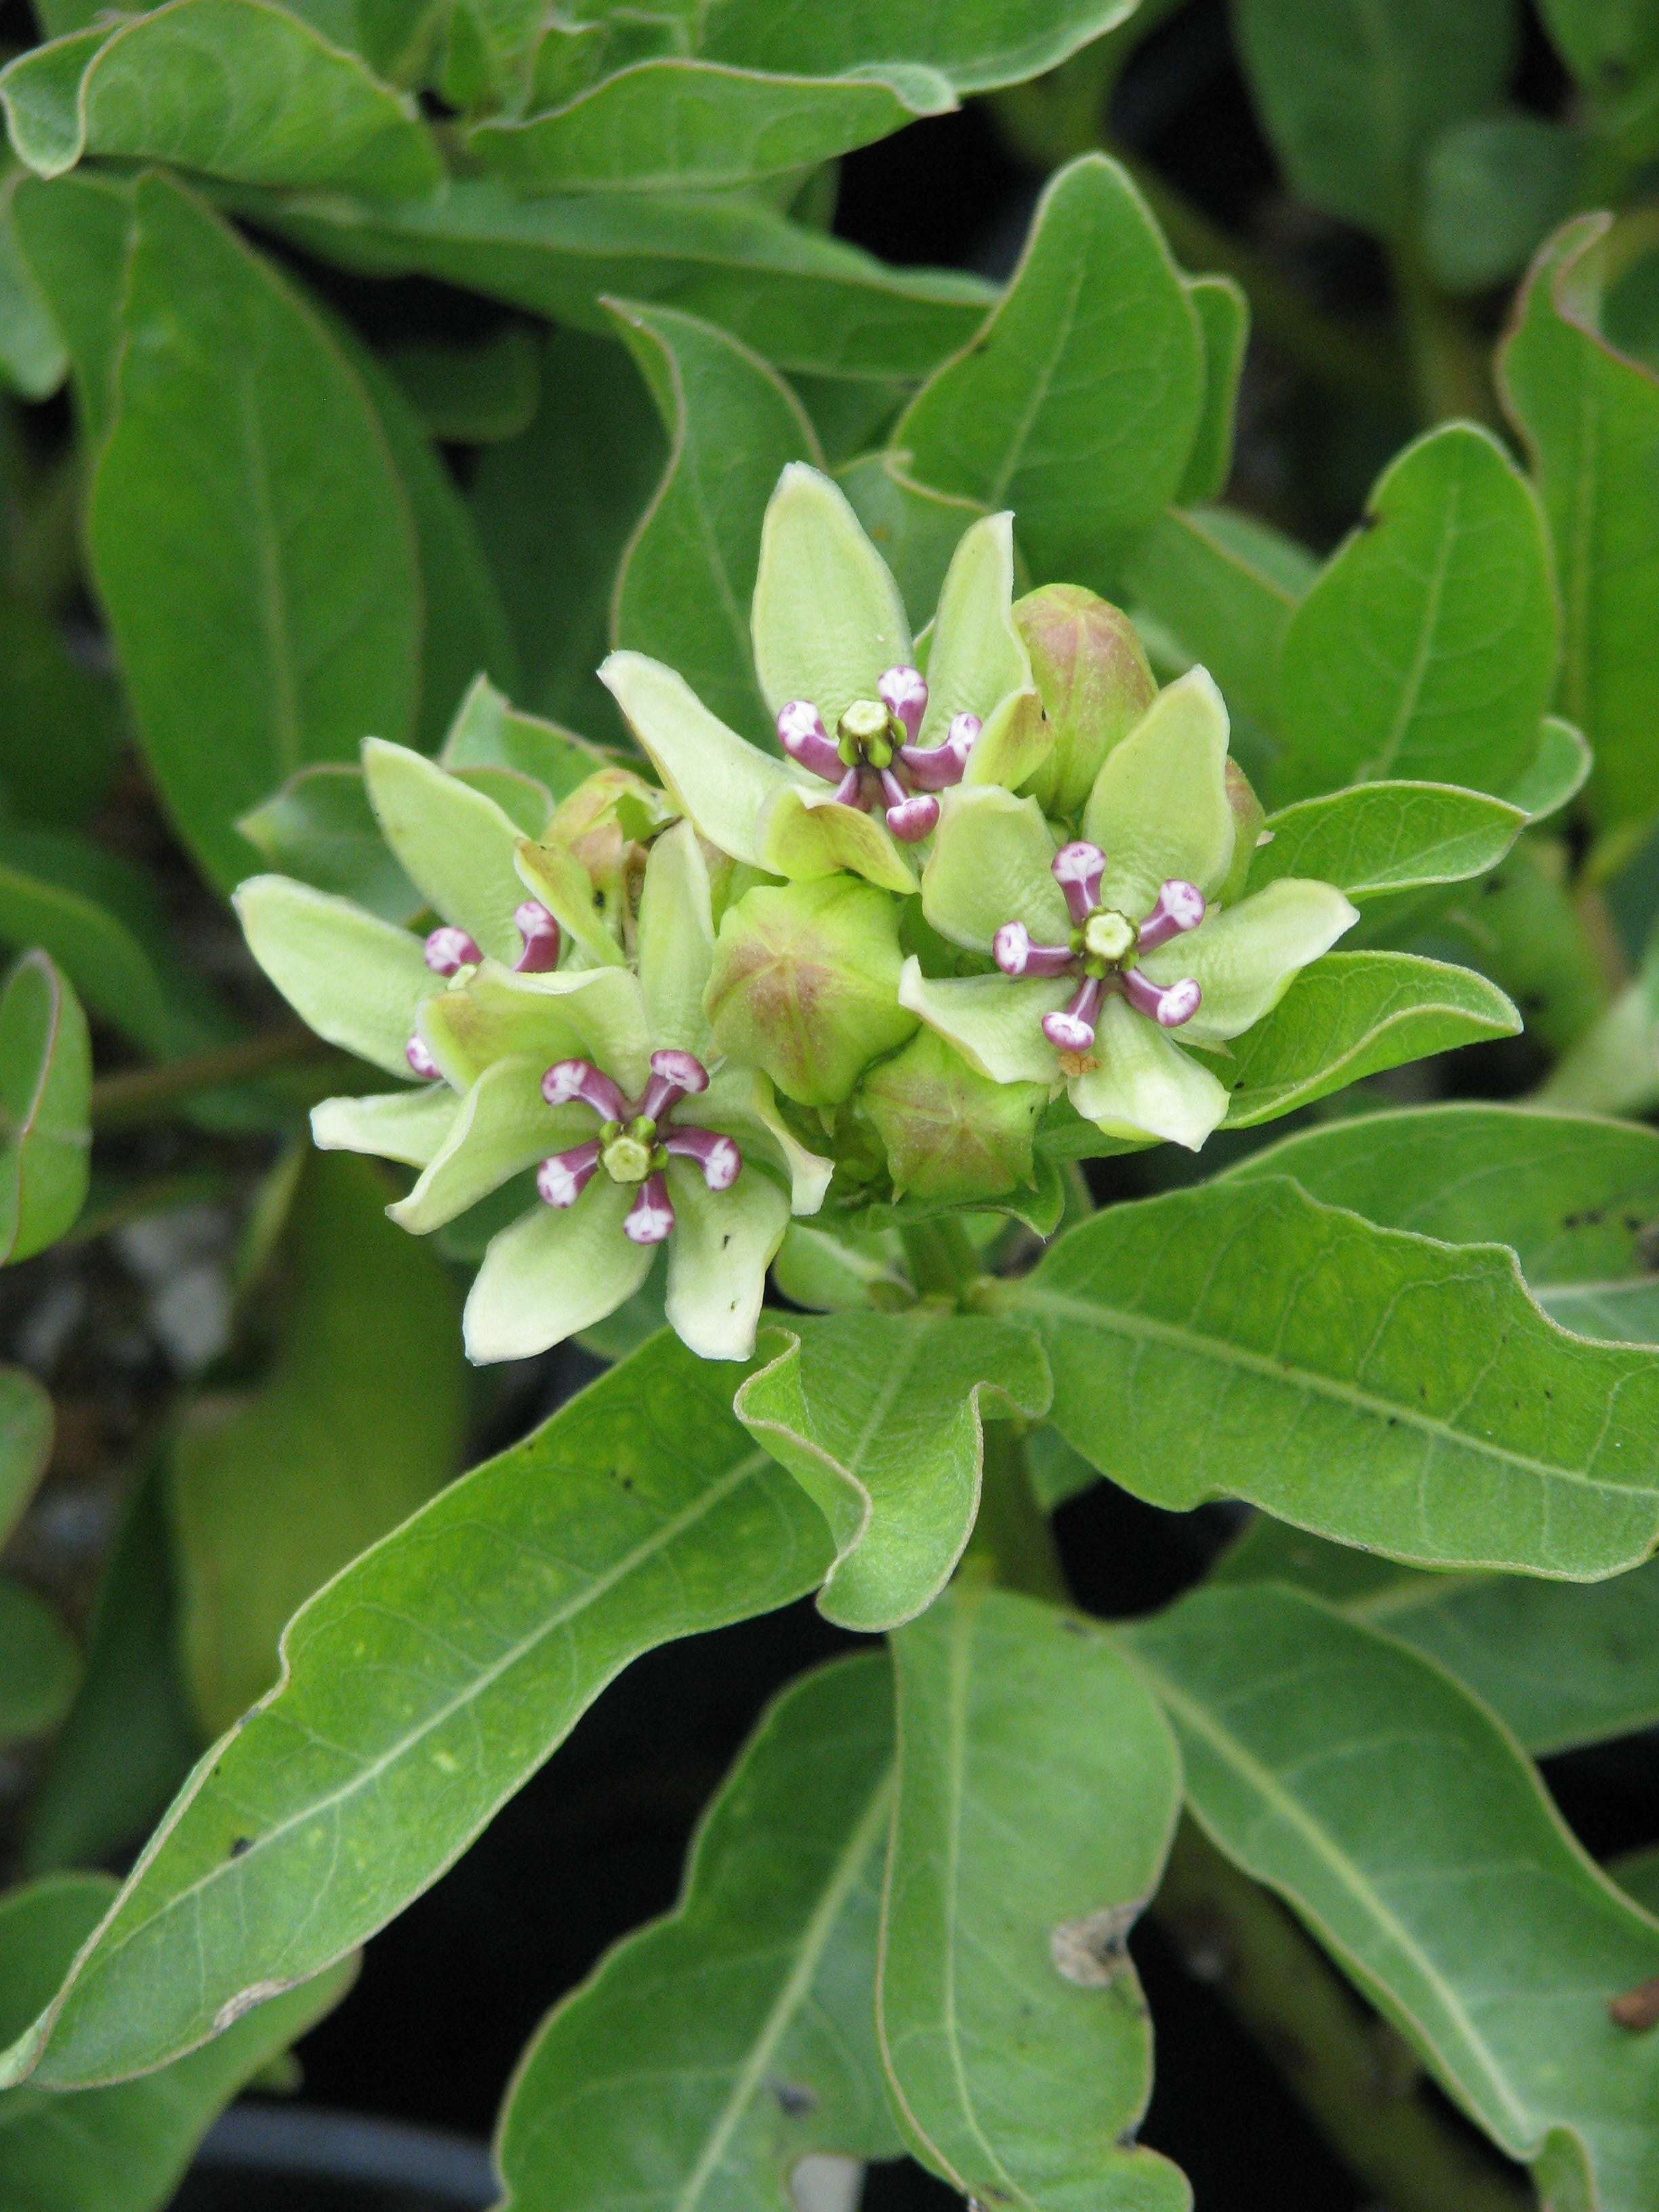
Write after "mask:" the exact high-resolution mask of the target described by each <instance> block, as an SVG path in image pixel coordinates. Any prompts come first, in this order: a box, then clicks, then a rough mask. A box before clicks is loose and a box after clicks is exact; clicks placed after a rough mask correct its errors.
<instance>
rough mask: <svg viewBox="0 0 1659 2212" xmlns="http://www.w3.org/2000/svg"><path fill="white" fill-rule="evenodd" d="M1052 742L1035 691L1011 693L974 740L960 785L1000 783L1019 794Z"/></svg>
mask: <svg viewBox="0 0 1659 2212" xmlns="http://www.w3.org/2000/svg"><path fill="white" fill-rule="evenodd" d="M1053 745H1054V727H1053V725H1052V724H1051V723H1050V722H1048V720H1046V719H1045V717H1044V715H1043V712H1042V700H1041V699H1040V698H1039V697H1038V696H1037V695H1036V690H1035V688H1030V689H1025V690H1018V691H1011V692H1010V693H1009V694H1008V696H1007V697H1006V699H1005V700H1004V701H1003V702H1002V704H1001V705H1000V707H999V708H997V709H996V711H995V712H994V714H992V715H991V717H990V719H989V720H987V723H986V725H985V727H984V728H983V729H982V730H981V732H980V733H979V735H978V737H976V738H975V740H974V750H972V752H970V753H969V756H968V765H967V767H966V768H965V769H963V772H962V781H963V785H964V786H971V785H973V784H976V783H1000V784H1001V785H1002V786H1003V787H1004V788H1005V789H1006V790H1008V791H1018V789H1019V787H1020V786H1021V784H1022V783H1024V781H1025V780H1026V778H1027V777H1028V776H1030V775H1035V774H1036V771H1037V769H1039V768H1041V767H1042V763H1043V762H1044V760H1045V759H1046V758H1047V757H1048V753H1049V751H1050V750H1052V748H1053Z"/></svg>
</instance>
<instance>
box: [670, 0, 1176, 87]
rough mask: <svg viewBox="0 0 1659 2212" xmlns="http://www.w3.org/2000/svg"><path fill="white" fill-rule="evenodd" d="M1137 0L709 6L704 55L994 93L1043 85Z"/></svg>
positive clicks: (761, 1) (772, 0)
mask: <svg viewBox="0 0 1659 2212" xmlns="http://www.w3.org/2000/svg"><path fill="white" fill-rule="evenodd" d="M1132 5H1133V0H1044V4H1043V5H1042V7H1041V8H1036V9H1034V8H1033V7H1031V5H1030V0H974V4H973V5H972V6H957V7H953V8H939V7H938V6H936V5H934V4H933V0H844V4H843V5H842V6H841V7H838V8H780V7H778V6H777V5H776V0H711V4H710V5H709V6H708V7H706V8H704V9H702V28H701V39H700V46H701V50H702V52H704V53H706V54H708V55H709V56H710V57H711V58H715V59H718V60H721V61H730V62H741V63H744V64H746V65H748V66H749V67H750V68H752V69H770V70H803V71H805V72H807V73H809V74H810V75H811V76H836V75H839V74H840V73H842V71H848V72H857V71H860V70H866V69H867V68H868V67H869V66H870V64H872V63H882V62H886V63H894V62H908V63H911V64H920V65H921V66H922V67H924V68H927V69H930V70H939V73H940V74H941V75H942V76H945V77H948V78H949V79H950V81H951V83H952V84H953V85H955V87H956V88H957V91H959V92H988V91H990V90H992V89H993V88H994V87H996V86H998V85H1003V84H1013V83H1017V82H1018V81H1019V80H1020V79H1021V78H1023V77H1029V76H1041V75H1042V72H1043V71H1044V70H1050V69H1053V68H1054V65H1055V64H1057V63H1059V62H1062V61H1064V60H1065V59H1066V56H1067V55H1068V54H1070V53H1073V52H1075V50H1076V49H1077V48H1078V47H1079V46H1082V45H1084V44H1085V41H1087V40H1090V39H1096V38H1098V37H1099V36H1100V34H1101V33H1102V32H1103V31H1109V30H1110V29H1111V28H1112V27H1113V26H1114V25H1115V24H1116V23H1121V21H1123V19H1124V17H1125V16H1126V15H1128V14H1129V13H1130V9H1131V6H1132Z"/></svg>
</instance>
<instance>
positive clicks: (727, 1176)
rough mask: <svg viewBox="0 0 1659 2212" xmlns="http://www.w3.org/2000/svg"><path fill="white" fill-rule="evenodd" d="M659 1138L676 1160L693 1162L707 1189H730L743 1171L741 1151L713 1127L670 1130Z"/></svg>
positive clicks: (666, 1150)
mask: <svg viewBox="0 0 1659 2212" xmlns="http://www.w3.org/2000/svg"><path fill="white" fill-rule="evenodd" d="M662 1141H663V1148H664V1150H665V1152H671V1154H672V1155H673V1157H674V1158H676V1159H678V1160H692V1161H695V1163H696V1165H697V1166H698V1167H700V1168H701V1169H702V1179H703V1181H704V1182H706V1183H707V1184H708V1188H709V1189H710V1190H730V1189H731V1188H732V1184H733V1183H734V1182H736V1181H737V1179H738V1176H739V1175H740V1174H741V1173H742V1172H743V1154H742V1153H741V1152H739V1151H738V1148H737V1146H735V1145H734V1144H733V1143H732V1139H730V1137H722V1136H721V1135H720V1134H719V1133H718V1132H717V1131H715V1130H714V1129H695V1128H687V1129H669V1130H667V1131H666V1132H665V1134H664V1137H663V1140H662Z"/></svg>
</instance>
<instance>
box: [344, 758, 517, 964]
mask: <svg viewBox="0 0 1659 2212" xmlns="http://www.w3.org/2000/svg"><path fill="white" fill-rule="evenodd" d="M363 777H364V781H366V782H367V784H368V796H369V801H370V804H371V805H373V807H374V815H375V819H376V820H377V821H378V822H379V823H380V829H381V833H382V835H383V836H385V838H386V843H387V844H388V845H390V846H391V848H392V851H393V852H394V853H395V854H397V856H398V860H400V861H401V862H402V863H403V866H404V873H405V874H406V875H407V876H408V878H409V879H410V882H411V883H412V884H414V885H415V887H416V890H418V891H419V892H420V893H421V895H422V897H423V898H425V899H426V900H427V901H428V903H429V904H430V905H432V906H434V907H435V908H437V910H438V912H439V913H440V914H441V915H442V916H443V918H444V920H445V921H452V922H453V923H454V924H455V925H456V926H457V927H458V928H460V929H464V930H465V931H466V933H467V934H468V935H469V936H470V937H471V939H473V940H474V942H475V943H476V944H477V945H478V947H479V949H480V950H481V951H484V952H487V953H489V955H490V957H492V958H493V959H496V960H506V961H513V960H516V959H517V958H518V957H519V952H520V947H521V945H522V944H523V939H521V938H520V935H519V933H518V930H517V929H516V928H515V927H514V926H513V908H514V907H515V906H517V905H518V903H519V902H520V899H521V898H522V897H523V896H524V893H523V892H522V891H521V890H520V888H519V878H518V874H517V872H516V871H515V870H514V868H513V847H514V846H515V845H516V844H517V843H518V842H519V839H520V835H521V834H522V833H521V832H520V829H519V825H518V824H517V823H516V822H514V821H513V818H512V817H511V816H510V815H507V814H504V813H503V812H502V811H501V808H500V807H499V806H497V805H496V804H495V800H494V799H491V798H489V797H488V796H487V795H486V794H485V793H483V792H482V791H477V790H474V789H473V787H472V786H471V784H466V783H463V782H461V781H460V780H459V777H456V776H453V775H448V774H447V773H446V771H445V770H444V769H441V768H440V767H439V766H438V764H437V763H436V762H435V761H429V760H428V759H427V758H426V757H425V755H424V754H422V753H416V752H410V750H409V748H408V746H407V745H392V744H387V743H386V740H385V739H384V738H368V739H366V740H365V742H364V744H363Z"/></svg>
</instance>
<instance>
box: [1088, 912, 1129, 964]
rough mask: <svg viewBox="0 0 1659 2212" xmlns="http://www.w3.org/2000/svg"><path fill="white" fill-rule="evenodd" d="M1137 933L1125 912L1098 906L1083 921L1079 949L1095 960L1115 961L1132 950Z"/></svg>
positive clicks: (1124, 956) (1123, 957)
mask: <svg viewBox="0 0 1659 2212" xmlns="http://www.w3.org/2000/svg"><path fill="white" fill-rule="evenodd" d="M1139 934H1140V933H1139V930H1138V929H1137V928H1136V927H1135V926H1134V924H1133V922H1132V921H1130V919H1129V917H1128V915H1127V914H1119V913H1118V912H1117V911H1116V909H1115V908H1113V907H1109V906H1100V907H1097V908H1095V910H1094V912H1093V913H1092V914H1091V915H1090V916H1089V919H1088V920H1087V921H1085V923H1084V925H1083V931H1082V936H1083V943H1082V945H1081V946H1080V947H1079V950H1080V951H1083V952H1085V953H1088V954H1091V955H1092V956H1093V957H1094V958H1095V959H1097V960H1106V961H1110V962H1113V963H1115V962H1117V961H1120V960H1122V959H1125V958H1127V956H1128V955H1129V954H1130V953H1131V952H1133V951H1134V948H1135V940H1136V939H1137V938H1138V937H1139Z"/></svg>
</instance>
